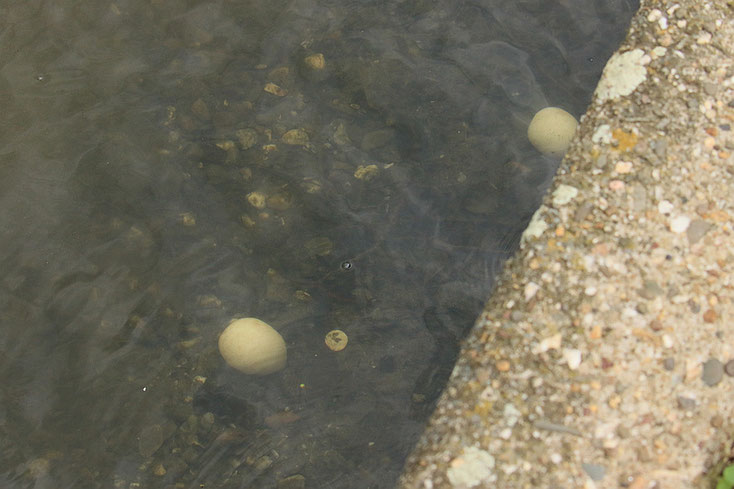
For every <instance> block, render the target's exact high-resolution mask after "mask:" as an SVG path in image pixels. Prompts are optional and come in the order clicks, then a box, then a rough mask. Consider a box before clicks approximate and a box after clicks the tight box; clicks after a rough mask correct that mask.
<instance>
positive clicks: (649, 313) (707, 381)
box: [399, 0, 734, 489]
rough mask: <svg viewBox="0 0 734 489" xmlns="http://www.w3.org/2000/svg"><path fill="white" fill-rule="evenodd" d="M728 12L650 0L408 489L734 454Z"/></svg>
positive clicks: (638, 473)
mask: <svg viewBox="0 0 734 489" xmlns="http://www.w3.org/2000/svg"><path fill="white" fill-rule="evenodd" d="M733 18H734V2H731V1H729V2H726V1H723V0H720V1H715V2H714V1H703V2H702V1H695V0H683V1H677V2H674V1H652V0H643V1H642V2H641V8H640V10H639V12H638V13H637V15H636V16H635V18H634V19H633V21H632V24H631V27H630V30H629V33H628V37H627V39H626V41H625V42H624V44H623V45H622V46H621V48H620V49H619V51H618V52H619V53H620V55H619V56H616V57H613V58H612V60H610V63H609V64H608V65H607V69H606V70H605V74H604V76H603V78H602V82H601V83H600V87H599V88H598V89H597V92H596V94H595V97H594V100H593V102H592V104H591V106H590V107H589V110H588V112H587V114H586V115H585V116H584V117H583V118H582V120H581V124H580V126H579V129H578V132H577V135H576V138H575V140H574V142H573V143H572V146H571V148H570V150H569V152H568V154H567V156H566V158H565V160H564V161H563V163H562V165H561V168H560V170H559V173H558V175H557V177H556V179H555V181H554V184H553V187H552V189H551V192H550V193H549V195H548V196H547V197H546V199H545V204H544V205H543V206H542V207H541V209H540V210H539V211H538V213H537V214H536V216H535V218H534V219H533V222H532V223H531V225H530V227H529V229H528V231H526V233H525V235H524V239H523V245H522V248H521V250H520V252H519V253H518V255H517V256H516V257H515V258H513V259H512V260H510V261H509V262H508V263H507V265H506V267H505V270H504V272H503V273H502V275H501V278H500V280H499V284H498V286H497V288H496V290H495V293H494V295H493V296H492V298H491V299H490V300H489V302H488V303H487V306H486V309H485V312H484V313H483V314H482V316H481V317H480V318H479V320H478V321H477V323H476V325H475V327H474V329H473V331H472V333H471V334H470V336H469V337H468V338H467V339H466V341H465V342H464V344H463V349H462V353H461V356H460V359H459V361H458V363H457V365H456V367H455V369H454V372H453V374H452V377H451V379H450V381H449V385H448V386H447V388H446V390H445V392H444V395H443V396H442V398H441V399H440V401H439V404H438V406H437V408H436V411H435V412H434V414H433V417H432V419H431V421H430V423H429V427H428V428H427V430H426V432H425V434H424V436H423V438H422V440H421V442H420V443H419V444H418V446H417V447H416V449H415V451H414V453H413V455H412V456H411V457H410V459H409V460H408V463H407V464H406V468H405V472H404V475H403V477H402V479H401V482H400V485H399V486H400V487H401V488H402V489H431V488H434V489H439V488H459V489H462V488H470V487H475V488H490V487H491V488H501V489H515V488H528V489H529V488H534V489H538V488H594V487H596V488H617V487H628V488H632V489H642V488H653V487H654V488H659V489H663V488H665V489H674V488H692V487H701V488H704V487H713V484H715V482H712V481H715V479H716V477H717V475H718V474H719V473H720V471H721V468H722V467H723V466H724V465H725V464H726V463H729V461H730V460H731V459H730V457H734V451H733V450H732V441H734V424H733V423H732V414H734V395H733V394H734V378H732V374H734V363H732V362H734V324H732V321H733V320H734V314H733V313H734V281H733V279H732V269H734V247H732V244H733V243H734V239H733V238H732V216H734V201H733V200H732V199H731V198H730V195H731V194H732V192H734V157H733V156H732V151H733V150H734V133H733V132H732V124H734V22H733V21H732V19H733ZM624 53H632V54H624ZM625 66H626V68H625V69H621V68H620V67H622V68H624V67H625ZM641 70H642V71H641ZM640 75H642V76H640Z"/></svg>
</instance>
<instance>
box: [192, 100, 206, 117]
mask: <svg viewBox="0 0 734 489" xmlns="http://www.w3.org/2000/svg"><path fill="white" fill-rule="evenodd" d="M191 112H193V113H194V114H195V115H196V116H197V117H199V118H200V119H203V120H209V119H210V118H211V113H210V112H209V107H207V105H206V102H204V101H203V100H202V99H197V100H196V102H194V103H193V104H191Z"/></svg>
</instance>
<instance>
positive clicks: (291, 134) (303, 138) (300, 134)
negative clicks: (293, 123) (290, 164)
mask: <svg viewBox="0 0 734 489" xmlns="http://www.w3.org/2000/svg"><path fill="white" fill-rule="evenodd" d="M281 139H282V140H283V142H284V143H285V144H288V145H291V146H305V145H306V144H308V133H306V131H305V130H303V129H291V130H290V131H288V132H286V133H285V134H283V137H282V138H281Z"/></svg>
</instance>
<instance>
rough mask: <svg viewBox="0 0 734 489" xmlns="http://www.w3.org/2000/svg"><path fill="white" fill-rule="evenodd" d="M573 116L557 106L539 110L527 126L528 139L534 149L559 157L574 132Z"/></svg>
mask: <svg viewBox="0 0 734 489" xmlns="http://www.w3.org/2000/svg"><path fill="white" fill-rule="evenodd" d="M576 126H578V122H576V119H575V118H574V116H572V115H571V114H569V113H568V112H566V111H565V110H563V109H559V108H558V107H546V108H545V109H542V110H539V111H538V113H537V114H535V116H534V117H533V120H532V121H530V125H529V126H528V139H529V140H530V143H531V144H532V145H533V146H535V149H537V150H538V151H540V152H541V153H543V154H547V155H549V156H554V157H561V156H563V155H564V154H566V150H567V149H568V145H569V144H571V139H572V138H573V135H574V133H575V132H576Z"/></svg>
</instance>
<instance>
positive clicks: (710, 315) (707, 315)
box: [703, 309, 716, 323]
mask: <svg viewBox="0 0 734 489" xmlns="http://www.w3.org/2000/svg"><path fill="white" fill-rule="evenodd" d="M703 321H704V322H705V323H713V322H714V321H716V311H714V310H713V309H708V310H707V311H706V312H704V313H703Z"/></svg>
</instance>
